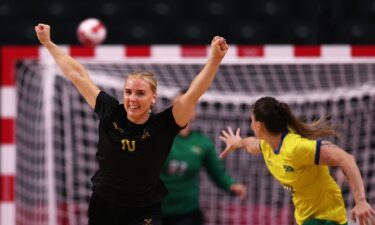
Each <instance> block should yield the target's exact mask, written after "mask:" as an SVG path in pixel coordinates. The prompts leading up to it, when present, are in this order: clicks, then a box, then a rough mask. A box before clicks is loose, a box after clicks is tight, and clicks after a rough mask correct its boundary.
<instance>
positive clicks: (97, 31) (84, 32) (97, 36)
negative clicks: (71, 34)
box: [77, 18, 107, 46]
mask: <svg viewBox="0 0 375 225" xmlns="http://www.w3.org/2000/svg"><path fill="white" fill-rule="evenodd" d="M106 35H107V29H106V28H105V26H104V24H103V23H102V22H101V21H100V20H98V19H96V18H88V19H85V20H83V21H82V22H81V23H80V24H79V26H78V28H77V37H78V40H79V42H81V44H83V45H88V46H93V45H99V44H101V43H102V42H103V41H104V39H105V37H106Z"/></svg>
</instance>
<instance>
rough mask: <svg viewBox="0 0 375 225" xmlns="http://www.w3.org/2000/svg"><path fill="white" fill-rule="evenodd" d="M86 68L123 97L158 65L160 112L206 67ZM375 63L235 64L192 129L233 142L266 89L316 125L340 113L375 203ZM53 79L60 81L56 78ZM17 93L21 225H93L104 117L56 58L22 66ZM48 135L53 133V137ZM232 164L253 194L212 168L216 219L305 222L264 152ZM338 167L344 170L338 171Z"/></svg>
mask: <svg viewBox="0 0 375 225" xmlns="http://www.w3.org/2000/svg"><path fill="white" fill-rule="evenodd" d="M85 66H86V67H87V68H88V70H89V72H90V74H91V76H92V78H93V80H94V82H95V83H97V84H98V85H99V86H100V87H101V88H102V89H103V90H105V91H107V92H108V93H110V94H111V95H113V96H115V97H117V99H119V100H120V101H121V100H122V91H121V90H122V87H123V81H124V74H126V73H128V72H131V71H136V70H147V71H151V72H154V73H155V74H157V78H158V80H159V86H160V88H159V93H158V96H159V100H158V103H157V105H156V107H155V111H159V110H161V109H162V108H164V107H166V106H167V105H169V101H170V98H171V97H172V95H173V94H175V93H176V91H177V90H179V89H180V88H185V87H187V86H188V85H189V83H190V81H191V80H192V79H193V77H194V76H195V75H196V74H197V73H198V72H199V71H200V69H201V68H202V65H201V64H195V63H181V64H178V63H174V64H168V63H131V64H127V63H119V62H116V63H108V62H106V63H103V62H95V63H85ZM374 69H375V63H370V62H366V63H364V62H362V63H361V62H349V63H348V62H346V63H324V62H314V63H310V64H309V63H307V62H304V63H297V62H292V63H284V64H280V63H279V64H273V63H257V64H251V63H241V64H233V63H232V64H225V65H222V67H221V68H220V70H219V72H218V75H217V78H216V79H215V81H214V83H213V85H212V87H211V88H210V91H209V92H208V93H206V94H205V95H204V96H203V98H202V101H201V102H200V103H199V105H198V108H197V109H198V117H197V119H196V120H195V121H194V123H193V124H192V126H193V128H195V129H198V130H200V131H202V132H203V133H205V134H207V135H208V136H210V137H211V138H212V139H213V140H214V141H215V144H216V146H217V149H218V151H220V150H221V149H223V147H224V146H223V144H222V143H221V141H220V140H219V138H218V137H219V134H220V131H221V130H222V129H223V128H225V127H226V126H228V125H230V126H232V127H240V128H241V131H242V134H243V135H244V134H251V131H250V107H251V105H252V103H253V102H254V101H255V100H256V99H257V98H258V97H260V96H264V95H272V96H275V97H277V98H279V99H281V100H283V101H286V102H288V103H289V104H290V105H291V107H292V110H293V111H294V112H295V114H296V115H297V116H299V117H300V118H302V119H303V120H305V121H307V122H311V121H313V120H314V119H316V118H318V117H320V116H321V115H323V114H331V115H332V116H333V118H334V119H335V120H336V122H338V123H340V124H341V125H342V127H341V129H340V134H341V139H336V140H332V141H334V142H335V143H337V144H338V145H339V146H341V147H342V148H344V149H345V150H347V151H348V152H351V153H352V154H354V155H355V157H356V161H357V163H358V165H359V167H360V170H361V172H362V175H363V179H364V182H365V188H366V192H367V198H368V200H369V201H370V203H372V204H374V203H375V189H373V188H372V187H374V186H375V175H374V169H375V167H374V161H375V135H374V134H375V123H374V121H375V111H374V107H375V104H374V103H375V75H374V73H373V72H374ZM43 76H51V77H52V79H50V81H47V82H46V81H44V79H43V78H42V77H43ZM47 89H48V90H50V92H51V93H53V94H52V95H51V96H49V97H50V98H51V100H48V98H46V96H44V95H45V93H46V90H47ZM17 92H18V106H17V171H16V179H17V187H16V191H17V192H16V204H17V212H16V213H17V214H16V217H17V224H19V225H21V224H51V223H52V222H51V221H55V222H56V223H57V224H64V225H65V224H69V225H78V224H79V225H85V224H87V216H86V213H87V206H88V200H89V196H90V194H91V183H90V178H91V176H92V175H93V173H94V171H95V170H96V168H97V164H96V161H95V152H96V144H97V141H98V138H97V127H98V120H97V118H96V115H95V114H94V112H93V110H92V109H91V108H90V107H89V106H88V105H87V104H86V102H85V101H84V100H83V98H82V97H81V96H80V95H79V93H78V92H77V91H76V89H75V88H74V87H73V86H72V84H71V83H70V82H68V81H67V80H66V79H65V78H64V77H62V76H61V75H59V72H58V70H56V68H55V67H51V66H49V65H43V64H40V63H38V62H32V61H25V62H22V63H20V64H19V65H18V66H17ZM48 93H49V92H48ZM47 97H48V96H47ZM47 106H48V107H47ZM46 108H47V109H50V110H49V111H48V110H45V109H46ZM47 118H50V119H49V120H48V119H47ZM48 121H50V122H48ZM48 135H50V137H51V138H50V139H48V138H45V137H46V136H48ZM47 142H52V143H47ZM46 146H52V147H49V148H51V149H49V148H48V147H46ZM47 152H49V153H47ZM48 160H52V161H53V162H52V163H48ZM224 163H225V166H226V168H227V169H228V172H229V173H230V174H231V175H232V176H233V177H234V178H235V179H236V180H237V181H239V182H241V183H244V184H245V185H246V186H247V187H248V194H249V195H248V197H247V198H246V199H245V200H239V199H238V198H236V197H233V196H230V195H228V194H226V193H224V192H223V191H221V190H219V189H218V188H217V187H215V185H214V184H212V182H211V181H210V180H209V178H208V177H207V176H206V175H205V174H204V173H202V176H201V193H200V195H201V198H200V200H201V206H202V208H203V212H204V214H205V217H206V224H209V225H219V224H221V225H241V224H243V225H247V224H249V225H250V224H251V225H256V224H262V225H263V224H271V225H272V224H285V225H286V224H294V223H295V222H294V219H293V207H292V204H291V200H290V196H289V194H288V193H287V192H285V191H284V190H283V189H282V187H281V185H279V184H278V183H277V182H276V181H275V180H274V179H273V178H272V177H271V175H270V173H269V172H268V170H267V169H266V167H265V165H264V162H263V159H262V157H261V156H255V157H254V156H250V155H247V154H245V153H244V152H236V153H234V154H232V155H230V156H229V157H228V158H227V159H225V161H224ZM47 170H52V172H51V171H50V173H49V172H48V171H47ZM332 172H333V173H334V174H336V170H333V171H332ZM339 184H340V185H341V187H342V190H343V195H344V198H345V202H346V204H347V206H348V209H349V208H351V207H352V206H353V204H354V201H353V197H352V195H351V194H349V191H348V184H347V183H345V181H343V180H339ZM51 196H53V198H52V199H53V201H51V198H49V197H51ZM50 217H55V218H54V219H51V218H50Z"/></svg>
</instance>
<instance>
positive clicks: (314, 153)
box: [260, 131, 347, 224]
mask: <svg viewBox="0 0 375 225" xmlns="http://www.w3.org/2000/svg"><path fill="white" fill-rule="evenodd" d="M260 147H261V150H262V153H263V157H264V161H265V163H266V165H267V167H268V169H269V171H270V172H271V174H272V175H273V176H274V177H275V178H276V179H277V180H278V181H279V182H280V183H281V185H282V186H283V187H284V189H286V190H288V191H290V192H291V194H292V199H293V203H294V206H295V212H294V215H295V218H296V221H297V223H298V224H302V223H303V222H304V221H306V220H308V219H311V218H316V219H322V220H329V221H334V222H336V223H339V224H344V223H346V222H347V218H346V209H345V205H344V200H343V198H342V194H341V190H340V188H339V187H338V185H337V184H336V182H335V181H334V180H333V178H332V177H331V175H330V174H329V170H328V167H327V166H323V165H319V155H320V140H309V139H306V138H303V137H301V136H300V135H298V134H295V133H292V132H290V131H288V132H285V133H284V134H283V135H282V137H281V142H280V145H279V147H278V148H277V149H275V150H274V149H272V147H271V146H270V145H268V144H267V143H266V142H265V141H264V140H261V142H260Z"/></svg>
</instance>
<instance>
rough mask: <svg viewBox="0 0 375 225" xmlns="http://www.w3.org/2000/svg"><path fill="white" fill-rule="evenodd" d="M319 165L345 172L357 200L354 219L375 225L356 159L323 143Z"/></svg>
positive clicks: (339, 149)
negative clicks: (336, 167)
mask: <svg viewBox="0 0 375 225" xmlns="http://www.w3.org/2000/svg"><path fill="white" fill-rule="evenodd" d="M319 164H322V165H328V166H338V167H339V168H340V169H341V170H342V171H343V172H344V174H345V176H346V177H347V179H348V182H349V185H350V189H351V191H352V193H353V196H354V200H355V206H354V208H353V209H352V210H351V216H352V219H353V220H354V221H355V222H359V223H358V224H360V225H367V224H370V225H375V218H374V216H375V211H374V209H372V208H371V206H370V205H369V203H368V202H367V200H366V196H365V189H364V186H363V181H362V177H361V173H360V171H359V169H358V166H357V164H356V162H355V159H354V157H353V156H352V155H351V154H349V153H347V152H345V151H344V150H343V149H341V148H339V147H338V146H336V145H334V144H332V143H330V142H328V141H323V142H322V145H321V148H320V156H319Z"/></svg>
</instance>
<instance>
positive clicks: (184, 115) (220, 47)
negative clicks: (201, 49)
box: [173, 36, 228, 126]
mask: <svg viewBox="0 0 375 225" xmlns="http://www.w3.org/2000/svg"><path fill="white" fill-rule="evenodd" d="M227 51H228V45H227V43H226V41H225V39H224V38H223V37H219V36H215V37H214V38H213V40H212V42H211V53H210V56H209V59H208V61H207V63H206V65H205V66H204V67H203V69H202V70H201V72H200V73H199V74H198V75H197V76H196V77H195V78H194V80H193V81H192V82H191V84H190V86H189V89H188V90H187V91H186V93H185V94H183V95H182V96H181V97H180V98H178V100H177V101H176V102H175V103H174V104H173V115H174V118H175V120H176V122H177V124H178V125H180V126H184V125H186V124H187V123H188V122H189V120H190V119H191V115H192V113H193V111H194V108H195V105H196V104H197V102H198V100H199V98H200V97H201V96H202V95H203V93H204V92H205V91H206V90H207V89H208V88H209V87H210V85H211V83H212V81H213V79H214V77H215V75H216V72H217V70H218V69H219V66H220V63H221V61H222V59H223V58H224V56H225V54H226V53H227Z"/></svg>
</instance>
